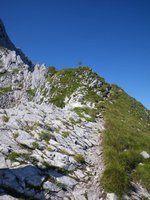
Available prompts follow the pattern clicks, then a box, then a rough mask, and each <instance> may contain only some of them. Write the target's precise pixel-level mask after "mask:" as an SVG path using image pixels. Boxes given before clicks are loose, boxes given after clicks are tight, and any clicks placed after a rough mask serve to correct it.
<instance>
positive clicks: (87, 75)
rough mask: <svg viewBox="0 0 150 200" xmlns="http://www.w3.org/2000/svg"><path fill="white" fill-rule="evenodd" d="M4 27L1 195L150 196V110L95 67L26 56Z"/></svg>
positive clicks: (104, 199) (94, 199) (111, 199)
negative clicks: (55, 64)
mask: <svg viewBox="0 0 150 200" xmlns="http://www.w3.org/2000/svg"><path fill="white" fill-rule="evenodd" d="M0 27H1V29H0V30H1V32H0V46H1V48H0V108H1V109H0V133H1V140H0V144H1V148H0V161H1V162H0V163H1V164H0V169H1V171H0V173H1V178H0V188H1V190H0V199H19V198H23V199H26V198H31V199H40V200H41V199H43V200H44V199H52V200H53V199H65V200H69V199H75V200H79V199H80V200H87V199H88V200H116V199H124V200H126V199H133V200H134V199H135V200H136V199H146V198H147V199H150V192H149V191H150V185H149V183H150V182H149V180H148V179H149V178H150V177H149V172H150V163H149V162H150V160H149V159H150V155H149V153H150V149H149V142H150V134H149V133H150V112H149V111H148V110H147V109H146V108H144V107H143V106H142V105H141V104H140V103H139V102H137V101H136V100H135V99H133V98H132V97H130V96H129V95H127V94H126V93H125V92H124V91H123V90H122V89H121V88H119V87H118V86H116V85H113V84H109V83H107V82H106V81H105V80H104V79H103V78H101V77H100V76H98V75H97V74H96V73H95V72H93V71H92V69H91V68H89V67H86V66H82V67H79V68H66V69H62V70H57V69H56V68H55V67H52V66H51V67H46V66H45V65H39V64H37V65H33V64H31V63H30V62H28V60H26V62H24V59H26V57H24V56H23V57H22V54H19V53H18V51H17V50H16V47H15V46H13V48H12V49H11V48H10V47H9V46H11V45H10V43H11V42H10V41H9V40H6V41H7V42H8V44H6V43H3V42H2V41H3V39H6V38H7V33H6V32H5V28H4V26H3V24H2V22H0ZM2 33H4V35H3V34H2ZM141 163H142V164H141Z"/></svg>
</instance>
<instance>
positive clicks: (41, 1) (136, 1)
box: [0, 0, 150, 109]
mask: <svg viewBox="0 0 150 200" xmlns="http://www.w3.org/2000/svg"><path fill="white" fill-rule="evenodd" d="M0 17H1V18H2V19H3V21H4V23H5V26H6V28H7V32H8V34H9V36H10V38H11V39H12V41H13V42H14V43H15V44H16V46H17V47H20V48H21V49H22V50H23V51H24V52H25V53H26V55H28V57H29V58H30V59H31V60H32V61H33V62H34V63H45V64H46V65H54V66H56V67H57V68H59V69H60V68H64V67H75V66H77V65H78V62H79V61H81V62H82V63H83V65H88V66H90V67H92V68H93V70H94V71H96V72H97V73H98V74H100V75H101V76H103V77H104V78H105V79H106V81H108V82H110V83H116V84H118V85H119V86H121V87H122V88H123V89H124V90H125V91H126V92H128V93H129V94H130V95H131V96H133V97H135V98H136V99H137V100H139V101H141V102H142V103H143V104H144V105H145V106H146V107H147V108H148V109H150V0H0Z"/></svg>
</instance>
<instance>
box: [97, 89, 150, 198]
mask: <svg viewBox="0 0 150 200" xmlns="http://www.w3.org/2000/svg"><path fill="white" fill-rule="evenodd" d="M98 109H101V110H102V112H103V114H104V117H105V121H106V127H105V128H106V129H105V131H104V133H103V147H104V158H105V167H106V170H105V171H104V174H103V177H102V184H103V187H104V189H105V190H106V191H108V192H114V193H116V194H117V195H118V196H120V197H121V196H122V194H123V192H127V191H129V190H128V189H129V187H130V183H131V181H132V180H135V181H138V182H140V183H142V185H143V186H145V187H146V188H147V189H148V190H150V185H149V183H148V180H150V162H149V161H145V160H143V158H142V157H141V155H140V152H141V151H143V150H145V151H147V152H148V153H150V145H149V144H150V114H149V112H148V111H147V110H146V109H145V108H144V107H143V106H142V105H141V104H140V103H139V102H137V101H136V100H135V99H133V98H131V97H130V96H128V95H127V94H126V93H125V92H124V91H122V90H121V89H120V88H118V87H117V86H115V85H113V86H112V94H111V96H110V97H109V98H108V99H107V100H106V101H105V102H102V103H99V105H98ZM141 162H143V164H144V165H139V163H141ZM145 162H147V163H146V164H145ZM134 171H135V172H134ZM133 172H134V173H133Z"/></svg>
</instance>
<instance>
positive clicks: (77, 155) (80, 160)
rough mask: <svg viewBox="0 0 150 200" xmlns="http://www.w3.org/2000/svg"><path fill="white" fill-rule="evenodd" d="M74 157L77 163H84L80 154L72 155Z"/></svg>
mask: <svg viewBox="0 0 150 200" xmlns="http://www.w3.org/2000/svg"><path fill="white" fill-rule="evenodd" d="M74 159H75V160H76V161H77V162H78V163H81V164H84V163H85V159H84V157H83V155H81V154H76V155H75V156H74Z"/></svg>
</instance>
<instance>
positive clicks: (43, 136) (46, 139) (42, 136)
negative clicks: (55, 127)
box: [40, 131, 51, 143]
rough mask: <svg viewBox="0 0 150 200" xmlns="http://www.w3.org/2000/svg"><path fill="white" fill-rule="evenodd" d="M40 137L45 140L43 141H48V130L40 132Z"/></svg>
mask: <svg viewBox="0 0 150 200" xmlns="http://www.w3.org/2000/svg"><path fill="white" fill-rule="evenodd" d="M40 138H41V140H45V142H46V143H48V142H49V140H50V139H51V134H50V133H49V132H46V131H42V132H41V133H40Z"/></svg>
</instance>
